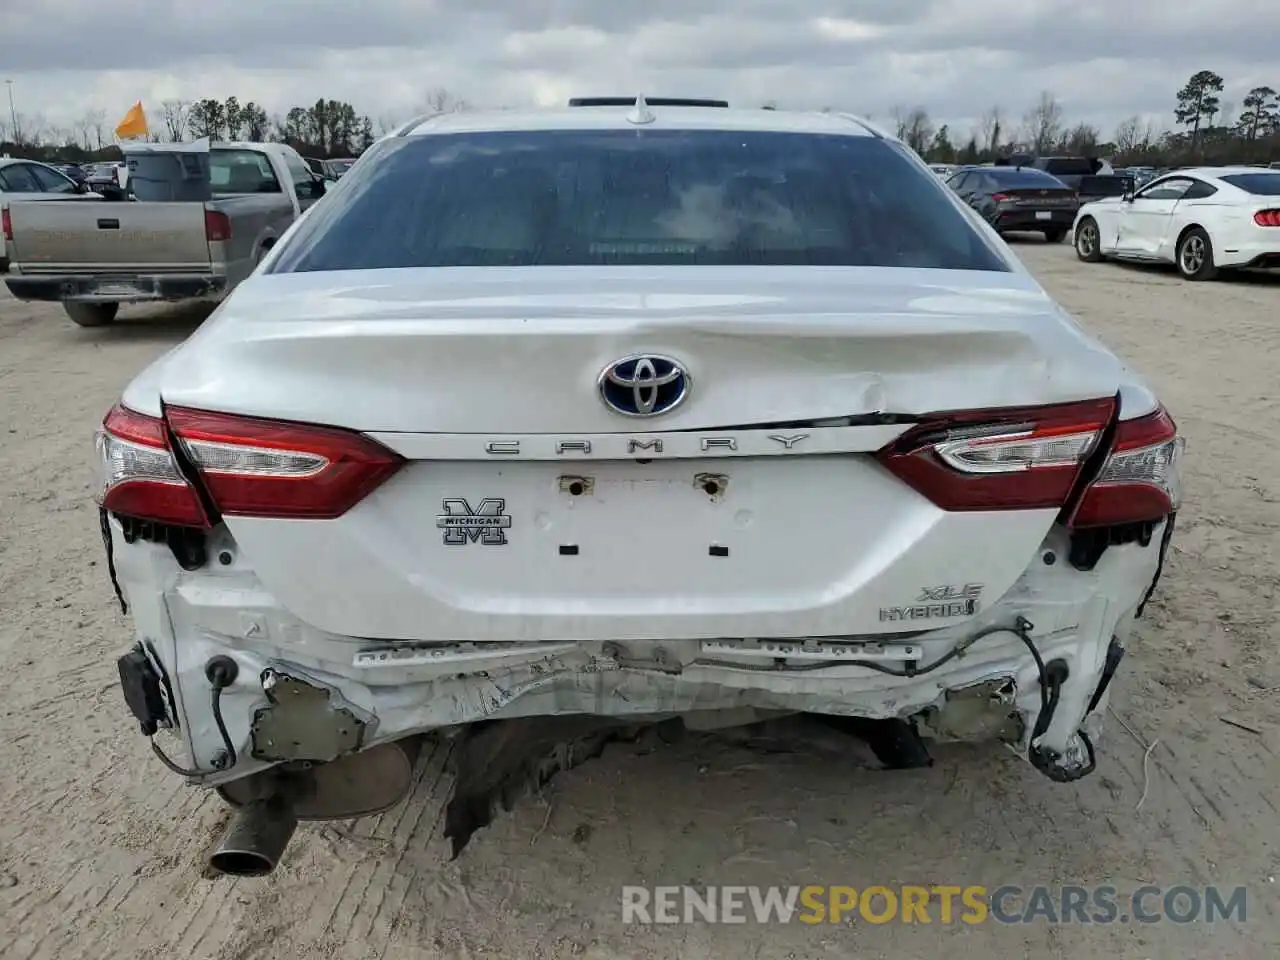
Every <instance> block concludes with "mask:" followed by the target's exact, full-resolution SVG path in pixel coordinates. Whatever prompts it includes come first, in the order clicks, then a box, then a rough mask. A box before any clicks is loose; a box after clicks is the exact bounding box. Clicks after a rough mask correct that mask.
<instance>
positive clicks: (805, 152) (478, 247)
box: [274, 130, 1009, 272]
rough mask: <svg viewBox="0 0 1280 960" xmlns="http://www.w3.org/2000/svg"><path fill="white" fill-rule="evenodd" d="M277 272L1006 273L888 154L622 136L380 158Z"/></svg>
mask: <svg viewBox="0 0 1280 960" xmlns="http://www.w3.org/2000/svg"><path fill="white" fill-rule="evenodd" d="M374 149H375V150H376V151H377V153H376V156H372V157H370V161H369V162H364V163H360V164H357V165H355V166H354V167H353V168H352V170H351V172H350V173H349V174H348V175H347V176H346V177H345V178H344V180H343V183H344V189H343V190H341V191H337V192H335V193H334V194H333V196H332V197H331V199H330V201H328V202H326V203H325V204H322V205H321V206H320V207H318V208H317V209H316V212H315V214H314V215H313V216H310V217H308V218H307V220H306V221H305V222H304V223H303V224H301V225H300V227H299V230H298V231H297V232H296V233H295V234H294V236H293V237H292V238H291V241H290V242H288V244H287V246H286V248H285V249H284V250H283V251H282V252H281V255H280V258H279V259H278V260H277V261H276V264H275V267H274V269H275V270H276V271H277V272H292V271H312V270H351V269H377V268H388V267H460V266H550V265H606V264H608V265H615V264H616V265H627V264H631V265H685V264H687V265H703V264H708V265H712V264H722V265H786V264H796V265H805V264H812V265H858V266H903V267H937V268H944V269H965V270H1007V269H1009V268H1008V266H1007V265H1006V264H1005V263H1004V261H1003V260H1002V259H1001V258H1000V257H999V255H998V254H997V253H996V252H995V251H994V250H993V249H992V248H991V247H990V246H988V245H987V243H986V242H985V240H984V239H983V238H982V237H981V235H980V234H979V233H978V232H977V231H976V230H975V229H974V228H973V226H972V224H971V223H970V222H969V221H968V219H967V218H966V217H965V216H964V215H963V214H962V213H961V212H960V211H959V210H957V209H956V208H955V207H954V206H953V205H952V204H951V203H950V202H949V201H948V199H947V196H946V193H945V191H946V185H945V184H943V183H942V182H941V181H940V180H939V179H938V178H937V177H935V176H934V175H933V174H931V173H930V172H929V171H928V170H927V169H926V168H924V167H922V166H920V165H919V164H918V162H917V161H915V160H913V159H912V158H911V156H910V154H909V153H908V152H907V151H906V150H905V148H900V147H898V146H896V145H895V144H893V143H892V142H890V141H886V140H882V139H880V138H876V137H862V136H849V135H817V134H792V133H772V132H765V133H762V132H754V131H753V132H738V131H707V130H697V131H683V130H653V131H651V130H626V131H589V130H587V131H576V130H570V131H552V132H547V131H528V132H526V131H519V132H500V133H471V134H447V135H440V134H432V135H419V136H411V137H401V138H395V139H394V140H388V141H382V143H381V144H379V145H378V146H377V147H375V148H374Z"/></svg>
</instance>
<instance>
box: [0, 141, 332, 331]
mask: <svg viewBox="0 0 1280 960" xmlns="http://www.w3.org/2000/svg"><path fill="white" fill-rule="evenodd" d="M124 150H125V155H126V156H127V157H128V159H129V165H130V167H131V168H132V174H131V178H130V185H129V192H130V194H131V199H130V200H129V201H127V202H110V201H109V200H106V199H103V198H98V202H95V203H88V204H74V205H72V204H57V205H54V204H21V205H17V204H15V205H14V206H13V209H12V210H10V212H9V216H8V218H7V219H6V220H5V234H6V236H7V238H8V246H9V251H10V252H9V256H10V259H11V261H12V264H11V273H10V275H9V277H8V279H7V280H6V281H5V283H6V284H7V285H8V287H9V291H10V292H11V293H12V294H13V295H14V296H15V297H17V298H18V299H19V300H54V301H61V302H62V305H63V308H64V309H65V310H66V312H67V315H68V316H70V317H71V319H72V320H74V321H75V322H76V323H78V324H80V325H81V326H86V327H91V326H100V325H102V324H105V323H110V322H111V321H112V320H114V319H115V316H116V312H117V311H118V310H119V307H120V304H122V303H136V302H143V301H158V300H190V299H210V298H213V299H216V298H219V297H221V296H223V295H224V294H226V293H227V292H228V291H230V290H232V289H234V287H235V286H236V284H238V283H239V282H240V281H242V280H243V279H244V278H245V277H247V276H248V275H249V274H250V273H252V272H253V270H254V268H255V267H256V266H257V265H258V262H259V261H260V260H261V259H262V258H263V257H264V256H266V254H267V252H268V251H269V250H270V249H271V247H272V246H273V245H274V244H275V242H276V241H277V240H278V239H280V237H281V236H282V235H283V234H284V232H285V230H287V229H288V228H289V225H290V224H292V223H293V221H294V220H296V219H297V218H298V217H299V216H300V215H301V214H302V212H303V211H304V210H306V209H307V208H308V207H309V206H310V205H311V204H312V203H314V202H315V201H316V200H317V199H318V198H319V197H321V196H322V195H323V194H324V189H325V188H324V181H323V180H321V179H320V178H319V177H317V176H316V175H315V174H313V173H312V172H311V170H310V169H309V168H308V167H307V164H306V162H305V161H304V160H303V159H302V157H300V156H299V155H298V154H297V152H296V151H295V150H294V149H293V148H292V147H289V146H287V145H285V144H280V143H215V144H212V145H211V144H210V143H209V141H207V140H204V141H200V142H198V143H194V144H167V143H166V144H158V143H140V144H130V145H128V146H126V147H125V148H124ZM73 207H74V209H73Z"/></svg>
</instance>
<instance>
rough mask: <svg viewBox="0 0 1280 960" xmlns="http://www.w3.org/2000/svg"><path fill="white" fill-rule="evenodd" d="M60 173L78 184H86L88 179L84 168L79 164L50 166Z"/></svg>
mask: <svg viewBox="0 0 1280 960" xmlns="http://www.w3.org/2000/svg"><path fill="white" fill-rule="evenodd" d="M50 166H51V167H53V168H54V169H55V170H57V171H58V172H59V173H62V174H66V175H67V176H68V177H70V178H71V179H72V180H74V181H75V182H76V183H84V182H85V181H86V180H87V179H88V174H86V173H85V170H84V167H82V166H81V165H80V164H78V163H53V164H50Z"/></svg>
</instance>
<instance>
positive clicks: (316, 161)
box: [306, 157, 356, 180]
mask: <svg viewBox="0 0 1280 960" xmlns="http://www.w3.org/2000/svg"><path fill="white" fill-rule="evenodd" d="M306 160H307V166H309V167H310V168H311V170H312V172H313V173H318V174H319V175H320V176H322V177H324V178H325V179H326V180H339V179H341V177H342V175H343V174H344V173H346V172H347V171H348V170H350V169H351V165H352V164H353V163H355V162H356V161H355V159H354V158H350V159H349V158H341V159H336V160H334V159H330V160H322V159H321V158H319V157H307V158H306Z"/></svg>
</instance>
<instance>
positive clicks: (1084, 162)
mask: <svg viewBox="0 0 1280 960" xmlns="http://www.w3.org/2000/svg"><path fill="white" fill-rule="evenodd" d="M1041 163H1042V164H1043V165H1044V169H1045V170H1046V171H1048V172H1049V173H1054V174H1057V173H1063V174H1066V175H1067V176H1069V177H1075V176H1088V175H1089V174H1091V173H1093V161H1092V160H1089V159H1087V158H1085V157H1049V158H1047V159H1045V160H1042V161H1041Z"/></svg>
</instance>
